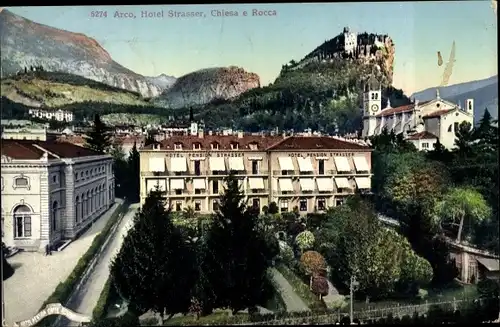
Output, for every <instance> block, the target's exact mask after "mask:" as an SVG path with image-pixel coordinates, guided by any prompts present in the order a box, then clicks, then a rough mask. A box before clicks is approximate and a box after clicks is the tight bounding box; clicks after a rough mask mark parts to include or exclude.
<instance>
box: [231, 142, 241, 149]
mask: <svg viewBox="0 0 500 327" xmlns="http://www.w3.org/2000/svg"><path fill="white" fill-rule="evenodd" d="M238 147H239V145H238V143H236V142H233V143H231V150H238Z"/></svg>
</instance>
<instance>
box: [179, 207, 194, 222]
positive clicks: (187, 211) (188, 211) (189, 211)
mask: <svg viewBox="0 0 500 327" xmlns="http://www.w3.org/2000/svg"><path fill="white" fill-rule="evenodd" d="M182 215H183V216H184V218H185V219H193V218H196V211H194V209H193V207H192V206H188V207H187V208H184V210H183V213H182Z"/></svg>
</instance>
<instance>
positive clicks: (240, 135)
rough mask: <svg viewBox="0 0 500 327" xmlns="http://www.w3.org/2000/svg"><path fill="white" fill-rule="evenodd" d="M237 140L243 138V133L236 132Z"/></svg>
mask: <svg viewBox="0 0 500 327" xmlns="http://www.w3.org/2000/svg"><path fill="white" fill-rule="evenodd" d="M238 138H239V139H242V138H243V132H242V131H238Z"/></svg>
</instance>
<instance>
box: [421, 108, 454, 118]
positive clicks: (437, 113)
mask: <svg viewBox="0 0 500 327" xmlns="http://www.w3.org/2000/svg"><path fill="white" fill-rule="evenodd" d="M450 111H453V109H445V110H438V111H434V112H431V113H429V114H427V115H425V116H424V117H423V118H437V117H441V116H442V115H446V114H447V113H449V112H450Z"/></svg>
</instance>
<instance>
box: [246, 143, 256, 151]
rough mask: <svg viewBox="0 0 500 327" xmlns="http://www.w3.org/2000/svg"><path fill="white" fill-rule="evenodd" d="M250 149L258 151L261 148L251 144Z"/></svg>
mask: <svg viewBox="0 0 500 327" xmlns="http://www.w3.org/2000/svg"><path fill="white" fill-rule="evenodd" d="M248 147H249V148H250V150H258V148H259V146H258V145H257V143H250V144H249V145H248Z"/></svg>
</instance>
